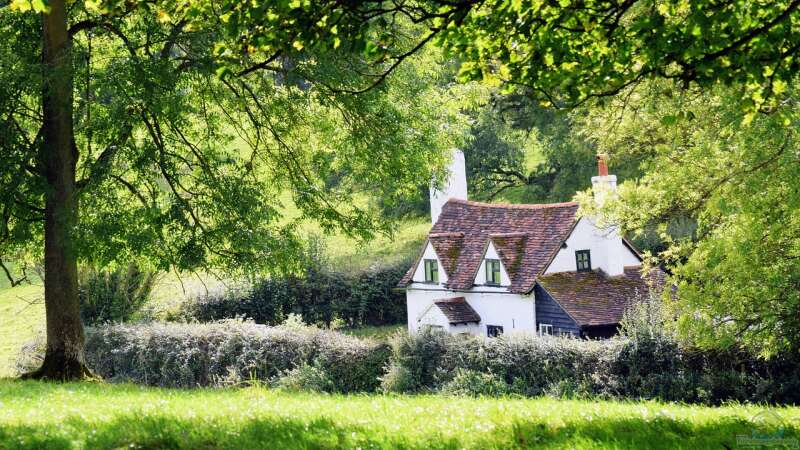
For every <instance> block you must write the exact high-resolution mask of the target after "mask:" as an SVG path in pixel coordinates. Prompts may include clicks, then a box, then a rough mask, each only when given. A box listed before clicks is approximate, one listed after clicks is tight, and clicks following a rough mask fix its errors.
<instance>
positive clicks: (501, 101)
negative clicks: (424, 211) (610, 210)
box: [465, 90, 641, 203]
mask: <svg viewBox="0 0 800 450" xmlns="http://www.w3.org/2000/svg"><path fill="white" fill-rule="evenodd" d="M583 114H585V112H584V111H583V110H579V111H576V112H573V113H572V114H567V113H565V112H563V111H557V110H556V109H554V108H552V107H551V108H546V107H542V106H540V105H538V104H537V103H536V102H534V101H532V100H531V99H530V97H528V96H527V95H525V93H524V92H522V93H520V92H517V93H512V94H505V95H503V94H501V93H500V92H497V90H495V91H494V93H493V95H492V96H491V99H490V102H489V103H488V104H487V105H485V106H483V107H481V108H478V109H475V110H474V112H473V115H474V116H475V123H474V124H473V126H472V127H471V133H472V139H471V140H470V141H469V143H468V144H467V147H465V156H466V162H467V168H468V169H467V171H468V173H469V186H470V193H471V194H470V195H472V196H474V197H476V198H479V199H488V200H491V199H494V198H496V197H502V198H505V199H508V200H511V201H513V202H520V203H543V202H562V201H570V200H572V197H573V196H574V195H575V192H577V191H580V190H584V189H586V188H588V187H591V177H592V176H594V175H596V162H595V157H596V152H597V150H596V149H595V148H594V145H593V144H592V143H591V142H590V141H588V140H587V139H586V138H585V136H584V134H583V133H582V129H581V124H582V122H581V121H580V120H579V119H580V117H581V116H582V115H583ZM640 159H641V158H639V157H638V156H633V157H628V158H622V157H620V158H617V160H616V161H615V164H614V173H615V174H617V175H618V176H620V177H621V178H623V179H627V178H634V177H638V176H640V175H641V170H640V169H639V165H640V163H641V161H640Z"/></svg>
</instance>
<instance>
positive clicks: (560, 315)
mask: <svg viewBox="0 0 800 450" xmlns="http://www.w3.org/2000/svg"><path fill="white" fill-rule="evenodd" d="M534 295H535V296H536V327H537V329H538V327H539V324H549V325H552V326H553V333H554V334H558V332H559V330H561V331H564V332H569V333H571V334H573V335H580V332H581V329H580V326H579V325H578V322H577V321H576V320H575V319H574V318H573V317H572V316H571V315H570V314H569V312H567V310H565V309H564V307H563V306H561V304H560V303H558V300H556V299H555V297H553V296H552V295H550V293H549V292H547V289H545V288H544V287H542V286H541V285H540V284H538V283H537V284H536V286H535V287H534Z"/></svg>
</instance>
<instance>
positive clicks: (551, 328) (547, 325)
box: [539, 323, 553, 336]
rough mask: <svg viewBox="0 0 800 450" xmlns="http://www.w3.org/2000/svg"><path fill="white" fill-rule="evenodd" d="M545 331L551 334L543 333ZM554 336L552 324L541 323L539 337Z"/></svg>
mask: <svg viewBox="0 0 800 450" xmlns="http://www.w3.org/2000/svg"><path fill="white" fill-rule="evenodd" d="M544 329H549V330H550V332H549V333H543V330H544ZM552 335H553V324H552V323H540V324H539V336H552Z"/></svg>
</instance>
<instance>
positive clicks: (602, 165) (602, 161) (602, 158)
mask: <svg viewBox="0 0 800 450" xmlns="http://www.w3.org/2000/svg"><path fill="white" fill-rule="evenodd" d="M597 175H598V176H601V177H605V176H607V175H608V163H607V162H606V154H605V153H600V154H599V155H597Z"/></svg>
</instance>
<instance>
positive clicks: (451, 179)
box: [430, 150, 467, 224]
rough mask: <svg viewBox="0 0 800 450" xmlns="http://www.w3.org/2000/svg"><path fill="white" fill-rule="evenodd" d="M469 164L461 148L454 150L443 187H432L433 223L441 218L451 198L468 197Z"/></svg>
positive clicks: (463, 198)
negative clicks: (465, 160) (443, 209)
mask: <svg viewBox="0 0 800 450" xmlns="http://www.w3.org/2000/svg"><path fill="white" fill-rule="evenodd" d="M466 167H467V165H466V163H465V162H464V153H463V152H461V150H453V157H452V160H451V161H450V165H449V166H448V176H447V180H444V182H443V183H442V185H441V189H434V187H433V186H431V187H430V200H431V223H434V224H435V223H436V221H437V220H439V215H440V214H441V213H442V207H443V206H444V204H445V203H447V201H448V200H450V199H451V198H457V199H461V200H466V199H467V168H466Z"/></svg>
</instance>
